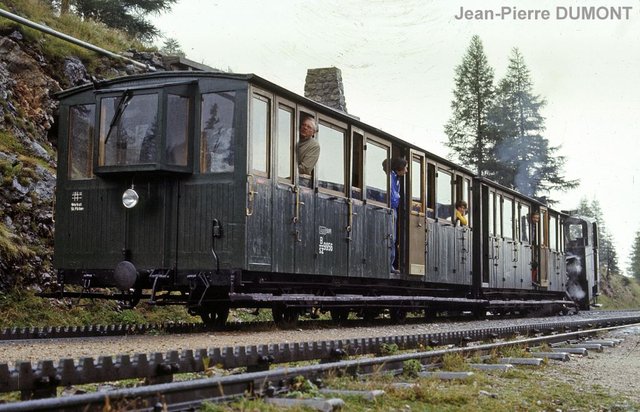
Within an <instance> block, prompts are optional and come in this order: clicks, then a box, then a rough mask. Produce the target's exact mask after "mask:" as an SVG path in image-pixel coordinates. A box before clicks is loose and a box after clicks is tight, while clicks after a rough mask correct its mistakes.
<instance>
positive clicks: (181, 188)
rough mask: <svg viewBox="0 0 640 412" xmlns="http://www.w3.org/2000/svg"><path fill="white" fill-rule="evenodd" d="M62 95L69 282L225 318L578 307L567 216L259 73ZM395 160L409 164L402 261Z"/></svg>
mask: <svg viewBox="0 0 640 412" xmlns="http://www.w3.org/2000/svg"><path fill="white" fill-rule="evenodd" d="M59 97H60V101H61V105H60V122H59V142H58V147H59V162H58V186H57V195H56V234H55V236H56V237H55V266H56V267H57V268H58V285H59V290H58V291H57V292H56V295H58V296H59V295H64V296H76V297H78V296H82V297H95V298H110V299H118V300H123V301H125V302H127V303H128V304H130V305H134V304H136V303H138V301H140V300H141V299H145V300H149V301H151V302H153V303H156V304H183V305H186V306H187V307H188V308H189V310H190V311H191V312H192V313H197V314H200V315H201V316H202V318H203V319H204V320H206V321H212V322H220V323H222V322H224V321H225V320H226V317H227V313H228V310H229V308H232V307H268V308H272V310H273V314H274V318H275V319H276V320H279V321H283V322H284V321H292V320H295V319H296V318H297V316H298V315H299V314H300V313H301V312H302V311H304V310H305V309H308V308H310V307H321V308H325V309H329V310H331V313H332V315H333V316H334V317H335V318H336V319H343V318H344V317H346V316H347V315H348V313H349V312H350V311H358V312H359V313H361V314H363V316H376V315H377V314H379V313H380V312H381V311H382V310H389V311H390V313H391V315H392V316H393V317H396V318H398V319H401V318H402V317H403V316H404V315H405V314H406V312H407V311H408V310H425V311H426V312H427V313H433V312H437V311H441V310H456V311H457V310H472V311H475V312H476V313H484V312H485V311H486V310H491V311H493V312H501V311H512V310H518V311H528V310H533V309H537V308H541V307H549V306H550V305H551V306H553V305H555V306H558V307H562V306H570V305H571V303H572V302H571V301H570V300H569V299H568V298H567V294H566V286H567V273H566V265H565V264H564V259H565V250H564V232H563V231H564V229H563V228H564V226H563V223H564V221H565V219H566V218H567V217H566V216H565V215H563V214H561V213H559V212H556V211H554V210H551V209H549V208H547V207H545V206H544V205H542V204H539V203H537V202H535V201H534V200H532V199H530V198H528V197H525V196H522V195H520V194H518V193H517V192H514V191H511V190H508V189H506V188H503V187H500V186H498V185H496V184H494V183H492V182H490V181H487V180H484V179H481V178H477V177H474V176H473V174H472V172H470V171H469V170H467V169H465V168H462V167H459V166H457V165H455V164H454V163H452V162H449V161H447V160H445V159H443V158H440V157H438V156H435V155H433V154H431V153H429V152H428V151H425V150H424V149H422V148H419V147H417V146H415V145H411V144H409V143H407V142H405V141H402V140H400V139H397V138H396V137H394V136H392V135H390V134H388V133H385V132H383V131H381V130H378V129H376V128H373V127H371V126H369V125H367V124H366V123H364V122H361V121H359V120H358V119H356V118H354V117H352V116H349V115H347V114H346V113H342V112H339V111H336V110H333V109H330V108H328V107H326V106H323V105H321V104H318V103H316V102H314V101H311V100H309V99H306V98H303V97H301V96H298V95H296V94H294V93H292V92H290V91H287V90H286V89H283V88H281V87H279V86H277V85H274V84H272V83H270V82H268V81H266V80H264V79H262V78H260V77H258V76H255V75H238V74H228V73H212V72H208V73H202V72H200V73H196V72H170V73H155V74H147V75H139V76H130V77H125V78H119V79H114V80H110V81H105V82H102V83H99V84H97V85H87V86H82V87H78V88H75V89H71V90H68V91H65V92H63V93H61V94H60V96H59ZM305 116H311V117H313V118H314V119H315V120H316V123H317V125H318V130H317V134H316V137H315V138H316V139H317V140H318V142H319V144H320V146H321V153H320V158H319V161H318V164H317V165H316V167H315V169H314V172H313V175H312V176H311V178H310V179H307V178H303V176H299V175H298V171H297V167H296V164H297V163H296V150H295V148H296V142H297V138H298V136H297V135H298V133H297V130H298V127H299V124H300V121H301V119H302V118H303V117H305ZM392 157H404V158H406V159H407V161H408V163H409V173H408V174H407V175H406V176H405V178H404V179H403V181H402V184H401V192H402V194H401V199H402V203H401V206H400V209H399V214H398V215H399V219H398V228H397V229H398V245H397V247H398V254H397V255H398V262H397V263H398V266H399V269H400V274H399V275H398V274H393V273H390V270H389V269H390V266H389V257H390V250H391V248H393V247H396V245H393V244H391V238H392V237H391V230H393V229H392V226H391V221H392V219H391V216H392V215H391V209H390V207H389V197H390V196H389V177H388V175H387V174H386V172H385V171H384V170H383V168H382V163H383V161H385V160H386V159H390V158H392ZM457 200H465V201H467V203H468V204H469V206H470V211H471V213H470V216H469V217H470V219H469V225H468V226H459V225H456V224H455V223H456V222H455V220H454V218H453V217H454V208H453V205H454V204H455V203H456V201H457ZM534 212H536V213H538V215H539V216H540V219H539V222H537V223H535V224H533V225H532V224H530V223H529V221H528V219H529V216H530V215H532V214H533V213H534ZM525 222H526V223H525ZM534 234H535V237H533V236H532V235H534ZM534 239H535V240H534ZM576 246H577V245H576ZM589 270H595V268H594V267H592V268H589ZM579 276H580V277H581V279H585V282H592V281H593V276H592V277H589V276H588V275H586V274H584V273H582V274H580V275H579ZM69 285H74V286H76V287H77V288H76V289H75V290H72V289H69V288H68V286H69ZM583 306H584V305H583ZM587 306H588V305H587Z"/></svg>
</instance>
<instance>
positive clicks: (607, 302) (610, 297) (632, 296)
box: [598, 275, 640, 309]
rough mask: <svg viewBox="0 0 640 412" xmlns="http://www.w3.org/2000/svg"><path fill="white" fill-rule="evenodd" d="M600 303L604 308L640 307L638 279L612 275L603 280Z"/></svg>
mask: <svg viewBox="0 0 640 412" xmlns="http://www.w3.org/2000/svg"><path fill="white" fill-rule="evenodd" d="M600 289H601V291H602V294H601V295H600V296H599V297H598V303H600V304H602V309H637V308H639V307H640V284H639V283H638V280H637V279H634V278H628V277H625V276H621V275H611V276H609V277H608V278H607V280H606V282H604V281H603V282H601V285H600Z"/></svg>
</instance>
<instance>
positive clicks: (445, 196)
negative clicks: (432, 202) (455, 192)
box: [436, 169, 453, 219]
mask: <svg viewBox="0 0 640 412" xmlns="http://www.w3.org/2000/svg"><path fill="white" fill-rule="evenodd" d="M437 179H438V183H437V188H436V190H437V193H436V202H437V203H436V204H437V207H436V217H437V218H438V219H451V218H452V217H453V200H452V198H451V173H448V172H445V171H443V170H441V169H438V176H437Z"/></svg>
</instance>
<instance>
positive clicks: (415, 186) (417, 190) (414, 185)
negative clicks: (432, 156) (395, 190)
mask: <svg viewBox="0 0 640 412" xmlns="http://www.w3.org/2000/svg"><path fill="white" fill-rule="evenodd" d="M423 187H424V186H423V185H422V158H420V157H418V156H415V157H413V158H412V159H411V211H412V212H418V213H424V192H423V190H422V189H423Z"/></svg>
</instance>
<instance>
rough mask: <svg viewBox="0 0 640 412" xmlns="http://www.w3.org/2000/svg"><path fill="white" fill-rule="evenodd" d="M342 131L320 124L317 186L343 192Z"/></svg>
mask: <svg viewBox="0 0 640 412" xmlns="http://www.w3.org/2000/svg"><path fill="white" fill-rule="evenodd" d="M344 135H345V133H344V131H342V130H338V129H334V128H332V127H329V126H327V125H324V124H320V128H319V130H318V143H320V147H321V148H322V150H320V158H319V159H318V165H319V167H318V169H317V170H318V186H320V187H324V188H326V189H330V190H334V191H336V192H344V180H345V179H344Z"/></svg>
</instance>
